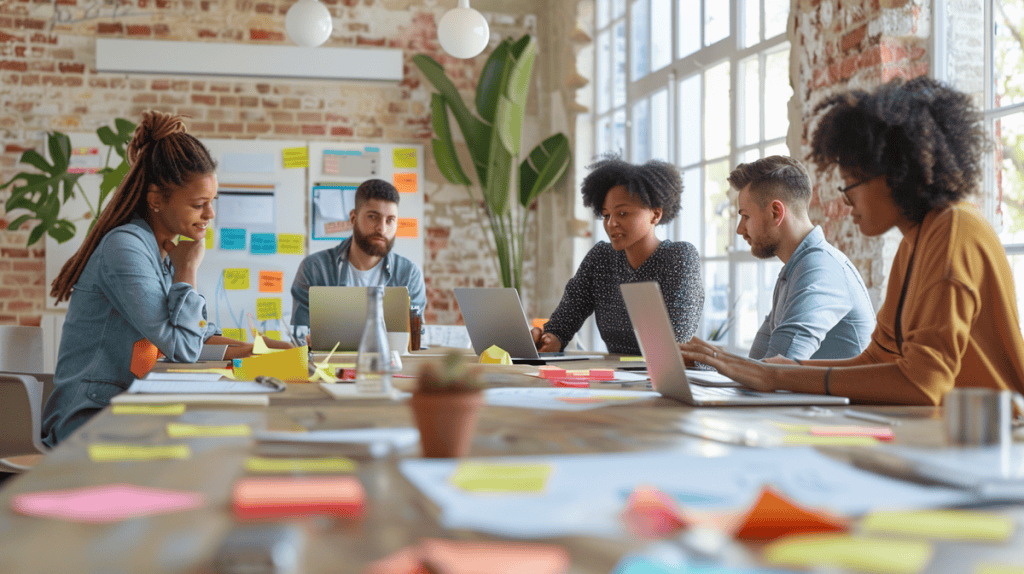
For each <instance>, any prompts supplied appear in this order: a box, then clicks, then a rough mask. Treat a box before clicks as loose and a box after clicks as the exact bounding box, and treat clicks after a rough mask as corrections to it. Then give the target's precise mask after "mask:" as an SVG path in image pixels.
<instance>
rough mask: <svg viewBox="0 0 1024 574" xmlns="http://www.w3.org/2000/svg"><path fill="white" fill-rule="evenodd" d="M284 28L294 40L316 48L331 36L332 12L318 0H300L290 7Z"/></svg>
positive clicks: (302, 44)
mask: <svg viewBox="0 0 1024 574" xmlns="http://www.w3.org/2000/svg"><path fill="white" fill-rule="evenodd" d="M284 28H285V30H287V31H288V37H289V38H291V41H292V42H295V43H296V44H298V45H300V46H306V47H308V48H315V47H317V46H319V45H320V44H323V43H324V42H326V41H327V39H328V38H330V37H331V31H332V30H333V29H334V23H333V22H332V21H331V12H330V11H329V10H328V9H327V6H324V5H323V4H321V3H320V2H318V0H299V1H298V2H296V3H295V4H292V7H291V8H289V9H288V14H287V15H286V16H285V17H284Z"/></svg>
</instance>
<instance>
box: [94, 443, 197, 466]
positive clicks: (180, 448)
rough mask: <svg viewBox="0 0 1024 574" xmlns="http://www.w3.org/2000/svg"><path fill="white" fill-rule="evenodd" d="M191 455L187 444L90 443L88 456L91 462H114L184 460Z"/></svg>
mask: <svg viewBox="0 0 1024 574" xmlns="http://www.w3.org/2000/svg"><path fill="white" fill-rule="evenodd" d="M190 456H192V449H190V448H189V447H188V445H187V444H162V445H143V444H103V443H97V444H91V445H89V458H90V459H92V461H93V462H115V461H123V460H162V459H179V460H184V459H186V458H188V457H190Z"/></svg>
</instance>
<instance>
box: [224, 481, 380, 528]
mask: <svg viewBox="0 0 1024 574" xmlns="http://www.w3.org/2000/svg"><path fill="white" fill-rule="evenodd" d="M231 502H232V507H233V509H234V512H235V516H236V517H238V518H241V519H249V518H282V517H286V516H309V515H311V514H327V515H331V516H338V517H342V518H351V517H355V516H359V515H360V514H362V513H363V507H364V506H365V504H366V491H364V490H363V485H362V484H361V483H360V482H359V480H358V479H356V478H355V477H352V476H337V477H299V478H242V479H239V480H238V481H236V482H235V486H234V488H232V490H231Z"/></svg>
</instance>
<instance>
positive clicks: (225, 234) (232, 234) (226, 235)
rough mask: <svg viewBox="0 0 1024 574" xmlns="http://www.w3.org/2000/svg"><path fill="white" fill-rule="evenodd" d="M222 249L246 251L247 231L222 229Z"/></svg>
mask: <svg viewBox="0 0 1024 574" xmlns="http://www.w3.org/2000/svg"><path fill="white" fill-rule="evenodd" d="M220 248H221V249H233V250H244V249H245V230H244V229H221V230H220Z"/></svg>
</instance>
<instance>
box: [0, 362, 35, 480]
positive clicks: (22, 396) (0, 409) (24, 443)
mask: <svg viewBox="0 0 1024 574" xmlns="http://www.w3.org/2000/svg"><path fill="white" fill-rule="evenodd" d="M42 412H43V383H42V382H41V381H38V380H36V378H35V377H32V376H29V375H16V374H12V373H0V459H2V458H4V457H8V456H20V455H24V454H39V453H45V452H46V451H47V449H46V447H44V446H43V444H42V442H41V441H40V435H41V432H42V431H41V430H40V428H41V426H42V422H41V421H42ZM0 469H4V470H15V471H16V470H18V469H9V468H5V464H4V462H3V461H2V460H0Z"/></svg>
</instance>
